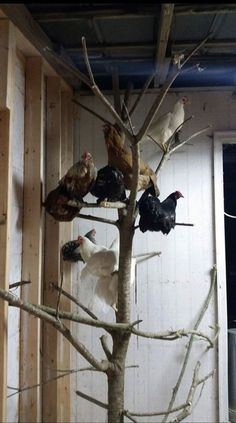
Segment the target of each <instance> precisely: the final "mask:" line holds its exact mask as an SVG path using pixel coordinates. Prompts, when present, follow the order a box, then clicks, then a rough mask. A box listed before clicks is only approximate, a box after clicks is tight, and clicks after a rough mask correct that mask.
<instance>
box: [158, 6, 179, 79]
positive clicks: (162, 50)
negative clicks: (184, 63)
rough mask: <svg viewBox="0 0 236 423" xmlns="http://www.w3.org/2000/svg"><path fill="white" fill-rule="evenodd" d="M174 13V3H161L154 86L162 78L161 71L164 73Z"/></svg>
mask: <svg viewBox="0 0 236 423" xmlns="http://www.w3.org/2000/svg"><path fill="white" fill-rule="evenodd" d="M173 13H174V4H173V3H164V4H162V5H161V17H160V23H159V30H158V41H157V50H156V58H155V65H154V68H155V71H157V73H156V76H155V78H154V87H158V86H159V85H160V82H161V81H162V80H163V72H164V70H165V73H166V69H165V68H166V66H168V63H169V62H168V63H166V59H165V57H166V49H167V43H168V39H169V34H170V28H171V23H172V18H173Z"/></svg>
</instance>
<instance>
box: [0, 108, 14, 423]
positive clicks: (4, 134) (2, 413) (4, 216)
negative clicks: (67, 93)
mask: <svg viewBox="0 0 236 423" xmlns="http://www.w3.org/2000/svg"><path fill="white" fill-rule="evenodd" d="M0 156H1V161H0V178H1V184H0V287H1V288H3V289H6V290H8V284H9V237H10V204H9V201H10V192H11V178H10V174H9V172H10V156H11V154H10V111H9V110H0ZM7 321H8V306H7V303H6V302H5V301H2V300H0V333H1V336H0V351H1V354H0V421H1V422H5V421H7V415H6V414H7V413H6V398H7V341H8V337H7Z"/></svg>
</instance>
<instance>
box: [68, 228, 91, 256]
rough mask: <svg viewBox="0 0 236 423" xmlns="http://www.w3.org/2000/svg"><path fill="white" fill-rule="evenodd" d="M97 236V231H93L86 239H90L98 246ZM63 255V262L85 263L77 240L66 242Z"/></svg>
mask: <svg viewBox="0 0 236 423" xmlns="http://www.w3.org/2000/svg"><path fill="white" fill-rule="evenodd" d="M95 235H96V231H95V229H92V230H91V231H89V232H87V234H86V235H85V237H86V238H88V239H89V240H90V241H91V242H93V243H94V244H96V241H95ZM61 255H62V258H63V260H65V261H72V262H76V261H84V260H83V259H82V257H81V254H80V247H79V243H78V240H77V239H75V240H73V241H68V242H66V243H65V244H64V245H63V246H62V247H61Z"/></svg>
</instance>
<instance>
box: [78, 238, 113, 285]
mask: <svg viewBox="0 0 236 423" xmlns="http://www.w3.org/2000/svg"><path fill="white" fill-rule="evenodd" d="M94 247H95V248H96V247H98V245H96V246H94ZM81 255H82V252H81ZM118 260H119V238H116V239H115V240H114V241H113V243H112V244H111V246H110V248H106V249H100V250H99V251H97V252H95V253H94V254H92V255H91V256H90V257H89V259H88V260H87V262H86V263H87V264H86V266H85V267H84V268H83V270H82V273H81V278H83V277H85V276H86V274H87V273H88V272H89V273H91V274H92V275H94V276H98V277H100V276H110V275H111V274H112V273H113V272H115V271H116V270H117V269H118Z"/></svg>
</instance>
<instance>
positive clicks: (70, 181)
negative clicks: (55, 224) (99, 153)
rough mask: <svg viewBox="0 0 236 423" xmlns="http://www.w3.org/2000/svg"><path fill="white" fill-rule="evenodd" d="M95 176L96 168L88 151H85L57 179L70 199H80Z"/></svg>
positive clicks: (89, 187) (88, 188) (86, 192)
mask: <svg viewBox="0 0 236 423" xmlns="http://www.w3.org/2000/svg"><path fill="white" fill-rule="evenodd" d="M96 176H97V169H96V167H95V165H94V162H93V158H92V156H91V154H90V153H88V152H85V153H83V154H82V156H81V160H79V161H78V162H77V163H75V164H74V165H73V166H72V167H71V168H70V169H69V170H68V171H67V173H66V175H64V176H63V178H62V179H61V180H60V181H59V185H60V186H61V187H64V188H65V190H66V192H67V194H68V196H69V197H70V198H71V199H76V200H79V201H81V200H82V199H83V197H84V196H85V195H86V194H88V192H89V190H90V189H91V187H92V184H93V182H94V181H95V179H96Z"/></svg>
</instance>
